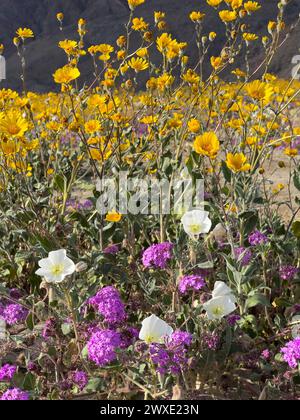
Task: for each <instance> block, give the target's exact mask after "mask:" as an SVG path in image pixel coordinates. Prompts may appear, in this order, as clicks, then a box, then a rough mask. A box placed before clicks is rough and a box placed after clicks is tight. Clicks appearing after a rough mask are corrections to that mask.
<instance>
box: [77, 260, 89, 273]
mask: <svg viewBox="0 0 300 420" xmlns="http://www.w3.org/2000/svg"><path fill="white" fill-rule="evenodd" d="M87 268H88V265H87V263H85V262H83V261H80V262H79V263H78V264H76V272H77V273H82V272H83V271H86V270H87Z"/></svg>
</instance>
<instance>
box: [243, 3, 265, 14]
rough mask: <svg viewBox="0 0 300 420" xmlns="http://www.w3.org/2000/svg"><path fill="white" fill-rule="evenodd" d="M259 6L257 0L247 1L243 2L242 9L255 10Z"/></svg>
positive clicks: (249, 11)
mask: <svg viewBox="0 0 300 420" xmlns="http://www.w3.org/2000/svg"><path fill="white" fill-rule="evenodd" d="M260 8H261V5H260V4H259V3H258V2H257V1H247V2H246V3H244V9H245V10H246V12H248V13H251V12H256V11H257V10H259V9H260Z"/></svg>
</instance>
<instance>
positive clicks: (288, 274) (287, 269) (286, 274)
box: [279, 265, 299, 280]
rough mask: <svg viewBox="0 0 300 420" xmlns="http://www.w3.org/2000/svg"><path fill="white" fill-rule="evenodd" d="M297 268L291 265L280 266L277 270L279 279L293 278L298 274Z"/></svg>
mask: <svg viewBox="0 0 300 420" xmlns="http://www.w3.org/2000/svg"><path fill="white" fill-rule="evenodd" d="M298 271H299V269H298V268H297V267H294V266H292V265H286V266H282V267H281V268H280V270H279V275H280V278H281V280H293V279H294V278H295V276H296V274H298Z"/></svg>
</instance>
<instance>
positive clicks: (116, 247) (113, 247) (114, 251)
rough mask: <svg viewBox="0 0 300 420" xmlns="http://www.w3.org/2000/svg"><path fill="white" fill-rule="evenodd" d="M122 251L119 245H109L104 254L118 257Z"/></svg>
mask: <svg viewBox="0 0 300 420" xmlns="http://www.w3.org/2000/svg"><path fill="white" fill-rule="evenodd" d="M119 251H120V248H119V245H115V244H114V245H109V246H108V247H106V248H105V249H104V250H103V254H106V255H116V254H117V253H118V252H119Z"/></svg>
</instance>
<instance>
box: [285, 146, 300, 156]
mask: <svg viewBox="0 0 300 420" xmlns="http://www.w3.org/2000/svg"><path fill="white" fill-rule="evenodd" d="M284 153H285V154H286V155H287V156H289V157H296V156H298V154H299V151H298V149H292V148H290V147H287V148H286V149H285V151H284Z"/></svg>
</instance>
